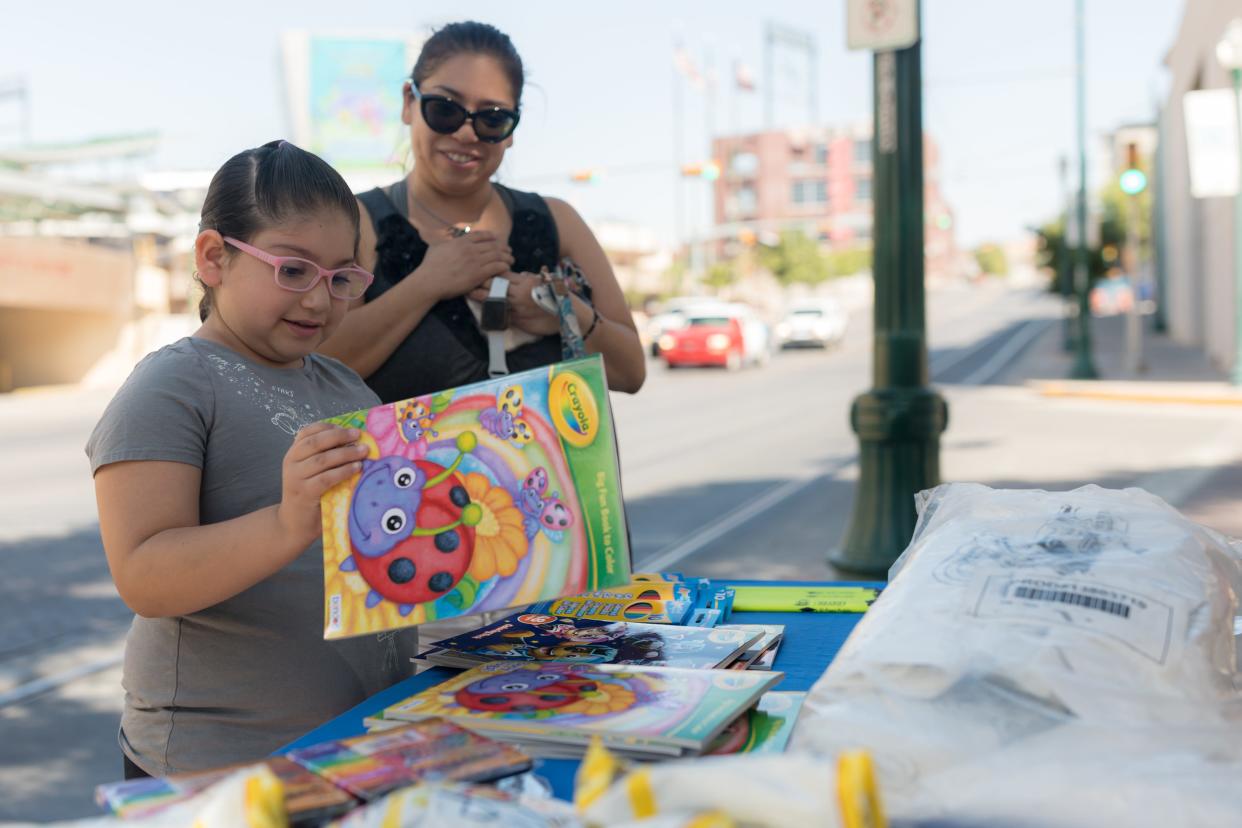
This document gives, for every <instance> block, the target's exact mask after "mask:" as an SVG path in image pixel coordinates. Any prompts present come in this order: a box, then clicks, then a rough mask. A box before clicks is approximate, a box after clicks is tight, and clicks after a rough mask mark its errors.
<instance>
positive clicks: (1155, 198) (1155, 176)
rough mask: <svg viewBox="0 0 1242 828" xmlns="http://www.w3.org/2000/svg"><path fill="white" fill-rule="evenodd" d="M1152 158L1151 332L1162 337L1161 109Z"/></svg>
mask: <svg viewBox="0 0 1242 828" xmlns="http://www.w3.org/2000/svg"><path fill="white" fill-rule="evenodd" d="M1156 112H1157V114H1156V158H1155V161H1154V163H1153V164H1152V171H1151V172H1152V175H1151V178H1152V181H1151V212H1152V216H1151V241H1152V247H1153V251H1152V252H1153V253H1154V254H1155V255H1154V256H1153V261H1152V265H1153V268H1154V270H1155V272H1156V297H1155V298H1156V311H1155V313H1154V314H1152V320H1151V329H1152V330H1153V331H1155V332H1156V333H1164V332H1166V331H1167V330H1168V329H1169V322H1168V317H1167V316H1166V313H1167V311H1166V307H1167V303H1168V301H1169V299H1168V296H1169V293H1168V289H1169V285H1168V260H1167V258H1166V255H1167V254H1166V253H1165V248H1166V246H1167V241H1166V239H1165V227H1164V144H1165V141H1166V140H1168V134H1167V131H1166V129H1165V126H1166V124H1165V117H1164V106H1163V105H1157V109H1156Z"/></svg>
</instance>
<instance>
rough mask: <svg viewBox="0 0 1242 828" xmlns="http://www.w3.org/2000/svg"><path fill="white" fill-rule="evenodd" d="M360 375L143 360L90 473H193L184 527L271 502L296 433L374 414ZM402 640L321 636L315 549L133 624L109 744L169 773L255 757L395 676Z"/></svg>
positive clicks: (229, 356)
mask: <svg viewBox="0 0 1242 828" xmlns="http://www.w3.org/2000/svg"><path fill="white" fill-rule="evenodd" d="M378 403H379V400H378V399H377V398H376V396H375V394H374V393H373V392H372V391H371V390H370V389H369V388H367V386H366V385H365V384H364V383H363V381H362V379H361V378H359V377H358V375H357V374H355V373H354V372H353V371H351V370H350V369H349V368H347V367H345V366H344V365H342V364H341V363H339V362H337V361H336V360H333V359H329V358H327V357H323V356H319V355H317V354H312V355H310V356H309V357H307V358H306V359H305V360H304V361H303V365H302V367H300V368H284V369H282V368H271V367H268V366H264V365H259V364H256V363H255V362H252V361H251V360H249V359H247V358H245V357H243V356H241V355H240V354H238V353H236V352H234V351H232V350H230V349H229V348H226V347H224V346H222V345H218V344H216V343H214V342H210V341H207V340H204V339H197V338H187V339H182V340H180V341H178V342H175V343H173V344H172V345H168V346H166V347H164V348H161V349H160V350H158V351H156V352H155V353H152V354H150V355H148V356H147V357H146V358H145V359H143V360H142V361H141V362H140V363H138V365H137V366H136V367H135V368H134V372H133V373H132V374H131V375H130V377H129V379H128V380H126V381H125V384H124V385H123V386H122V387H121V389H120V390H119V391H118V392H117V394H116V397H115V398H113V400H112V402H111V403H110V404H109V405H108V408H107V409H106V410H105V411H104V414H103V417H102V418H100V421H99V423H98V425H96V426H95V430H94V432H93V433H92V434H91V437H90V440H89V441H88V442H87V445H86V453H87V455H88V456H89V457H90V461H91V472H92V474H93V473H94V472H95V471H97V470H98V469H99V468H100V467H101V466H105V465H107V464H109V463H117V462H121V461H126V460H170V461H175V462H178V463H187V464H189V465H192V466H196V467H198V468H200V469H201V470H202V488H201V491H200V495H199V520H200V521H201V522H202V523H204V524H206V523H216V522H219V521H224V520H230V519H232V518H235V517H238V516H240V515H244V514H247V513H249V512H253V511H254V510H256V509H259V508H262V507H264V506H270V505H272V504H275V503H279V502H280V495H281V462H282V460H283V458H284V455H285V452H286V451H288V449H289V446H290V445H291V444H292V442H293V435H294V434H295V433H297V430H298V429H299V428H301V427H302V426H304V425H307V424H309V423H313V422H315V421H317V420H320V419H323V418H324V417H330V416H333V415H335V414H343V413H345V412H348V411H357V410H359V409H362V408H369V407H370V406H373V405H377V404H378ZM417 642H418V639H417V633H416V632H414V631H406V632H402V633H399V634H393V633H389V634H384V635H380V636H374V635H368V636H361V637H358V638H353V639H347V640H344V641H333V642H326V641H324V640H323V547H322V543H320V542H316V543H314V544H312V545H311V546H310V547H309V548H308V549H307V550H306V551H305V552H303V553H302V555H301V556H299V557H298V558H297V560H295V561H294V562H293V563H291V564H289V565H288V566H286V567H285V568H284V569H282V570H280V571H279V572H277V573H276V574H275V575H272V576H271V577H269V578H267V579H266V580H264V581H261V582H259V583H258V584H255V585H254V586H253V587H251V588H249V589H247V590H245V591H244V592H241V593H239V594H237V595H234V596H233V597H232V598H229V599H227V600H225V601H222V602H220V603H219V604H216V605H215V606H212V607H208V608H207V609H204V610H201V611H200V612H195V613H192V614H190V615H184V616H178V617H172V618H142V617H135V618H134V622H133V625H132V626H131V627H130V631H129V637H128V639H127V642H126V647H125V667H124V677H123V680H122V682H123V684H124V687H125V712H124V713H123V714H122V717H121V730H122V732H123V738H122V739H121V747H122V749H123V750H124V751H125V753H126V754H128V755H129V757H130V758H131V759H132V760H133V761H135V762H136V763H137V764H138V765H139V766H140V767H141V768H142V769H143V770H145V771H147V772H148V773H152V774H160V775H164V774H168V773H178V772H184V771H194V770H201V769H207V768H213V767H217V766H220V765H225V764H230V763H233V762H242V761H249V760H252V759H256V758H259V757H262V756H265V755H267V754H268V753H270V752H272V751H273V750H275V749H276V748H278V747H280V746H281V745H283V744H285V743H287V742H289V741H292V740H293V739H295V738H297V737H298V736H300V735H301V734H303V733H305V732H306V731H307V730H310V729H311V728H313V727H316V726H318V725H320V724H322V723H323V722H325V721H327V720H328V719H330V718H332V717H334V716H337V715H338V714H340V713H342V712H344V711H345V710H347V709H349V708H350V707H352V706H354V705H356V704H358V703H359V702H361V701H363V700H364V699H365V698H367V697H368V696H370V695H373V694H374V693H377V692H379V691H380V690H382V689H384V688H385V687H388V686H390V685H391V684H393V683H394V682H396V681H399V680H401V679H402V678H404V677H405V676H406V675H408V673H409V666H408V665H409V663H410V662H409V658H410V657H411V656H413V655H414V654H415V652H416V650H417Z"/></svg>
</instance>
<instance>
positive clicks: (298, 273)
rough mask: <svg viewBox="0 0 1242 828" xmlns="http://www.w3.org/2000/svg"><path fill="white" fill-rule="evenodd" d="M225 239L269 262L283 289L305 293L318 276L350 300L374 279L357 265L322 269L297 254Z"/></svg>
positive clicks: (243, 250) (334, 292)
mask: <svg viewBox="0 0 1242 828" xmlns="http://www.w3.org/2000/svg"><path fill="white" fill-rule="evenodd" d="M224 240H225V241H226V242H228V243H229V244H231V245H233V246H234V247H236V248H237V249H238V250H240V251H241V252H243V253H249V254H250V255H251V256H254V257H255V258H256V259H258V260H259V261H261V262H267V263H268V264H270V265H271V266H272V270H273V271H274V272H275V274H276V284H277V285H278V286H280V287H282V288H284V289H285V290H292V291H295V292H297V293H305V292H306V291H308V290H310V289H311V288H313V287H314V286H315V285H317V284H319V280H320V279H327V280H328V293H330V294H332V295H333V296H334V297H336V298H337V299H350V300H352V299H357V298H359V297H360V296H362V294H364V293H366V292H367V288H369V287H370V286H371V282H373V281H375V277H374V276H372V275H371V274H370V273H368V272H367V271H365V270H363V269H362V268H360V267H340V268H337V269H336V270H325V269H324V268H322V267H320V266H319V265H317V264H315V263H314V262H312V261H308V260H306V259H299V258H297V257H296V256H273V255H272V254H271V253H268V252H266V251H263V250H260V249H259V248H257V247H253V246H251V245H249V244H246V243H245V242H243V241H238V240H237V239H234V238H232V237H230V236H225V237H224Z"/></svg>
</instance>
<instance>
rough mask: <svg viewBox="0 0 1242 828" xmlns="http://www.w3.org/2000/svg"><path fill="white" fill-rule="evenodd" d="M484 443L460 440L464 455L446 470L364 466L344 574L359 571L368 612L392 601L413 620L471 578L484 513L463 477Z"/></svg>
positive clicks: (409, 463) (467, 436) (397, 463)
mask: <svg viewBox="0 0 1242 828" xmlns="http://www.w3.org/2000/svg"><path fill="white" fill-rule="evenodd" d="M477 443H478V441H477V438H476V437H475V436H474V434H473V433H471V432H464V433H462V434H461V435H459V436H458V438H457V448H458V451H460V452H461V454H460V455H458V457H457V459H456V460H454V461H453V463H452V465H450V466H449V467H447V468H445V467H444V466H441V465H439V464H438V463H433V462H431V461H429V460H409V459H406V458H404V457H381V458H380V459H378V460H364V461H363V468H362V474H361V475H360V476H359V478H358V482H357V484H356V485H355V487H354V493H353V497H352V499H351V502H350V509H349V540H350V546H351V549H352V551H353V554H352V555H350V556H349V557H348V558H346V559H345V561H344V562H343V563H342V564H341V570H342V571H343V572H355V571H356V572H357V573H358V574H359V575H361V576H362V578H363V580H365V581H366V582H367V585H368V586H370V587H371V591H370V593H368V595H367V599H366V605H367V608H371V607H374V606H375V605H377V604H379V603H380V602H381V601H383V600H385V599H386V600H389V601H392V602H394V603H396V604H397V605H398V607H397V609H398V612H400V613H401V615H408V614H409V613H410V611H411V610H412V609H413V608H414V605H415V604H421V603H424V602H426V601H434V600H435V599H437V598H439V597H441V596H442V595H444V594H446V593H447V592H448V591H449V590H451V589H452V588H453V587H454V586H456V585H457V583H458V582H459V581H460V580H461V579H462V577H463V576H464V575H465V574H466V570H467V569H469V568H470V561H471V558H472V557H473V556H474V526H475V525H476V524H477V523H478V522H479V520H480V519H481V517H482V514H483V510H482V509H481V508H480V507H479V505H478V504H477V503H472V502H471V501H470V496H469V494H468V493H467V492H466V487H465V484H464V482H463V481H462V478H461V476H460V475H459V474H458V473H457V471H456V469H457V466H458V465H459V464H460V463H461V458H462V457H463V456H464V455H465V454H467V453H469V452H470V451H473V450H474V447H475V446H476V445H477Z"/></svg>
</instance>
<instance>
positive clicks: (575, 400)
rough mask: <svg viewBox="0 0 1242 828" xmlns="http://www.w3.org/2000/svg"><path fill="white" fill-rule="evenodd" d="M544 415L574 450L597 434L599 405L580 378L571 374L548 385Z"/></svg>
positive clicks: (570, 372)
mask: <svg viewBox="0 0 1242 828" xmlns="http://www.w3.org/2000/svg"><path fill="white" fill-rule="evenodd" d="M548 413H549V414H551V415H552V423H553V425H555V426H556V433H557V434H559V435H561V437H563V438H564V439H565V442H567V443H569V444H570V445H571V446H574V447H575V448H586V447H587V446H589V445H591V443H593V442H595V435H596V434H598V433H599V406H597V405H596V404H595V395H594V394H592V393H591V387H590V386H589V385H587V384H586V381H585V380H584V379H582V377H580V376H578V375H577V374H575V373H574V372H573V371H566V372H564V373H563V374H557V375H556V376H555V377H554V378H553V379H552V383H551V385H549V386H548Z"/></svg>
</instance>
